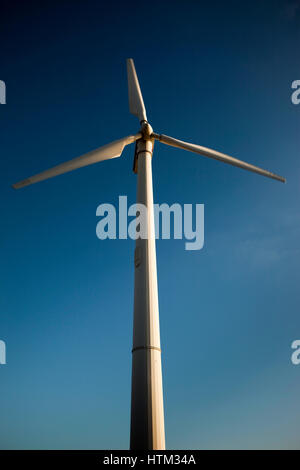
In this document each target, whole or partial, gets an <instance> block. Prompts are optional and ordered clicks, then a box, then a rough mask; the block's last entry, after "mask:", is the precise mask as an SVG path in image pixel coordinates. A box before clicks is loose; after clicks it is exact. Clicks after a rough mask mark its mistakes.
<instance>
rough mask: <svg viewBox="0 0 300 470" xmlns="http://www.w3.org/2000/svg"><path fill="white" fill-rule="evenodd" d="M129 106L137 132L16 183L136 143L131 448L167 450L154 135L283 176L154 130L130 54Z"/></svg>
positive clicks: (112, 154) (113, 153) (115, 154)
mask: <svg viewBox="0 0 300 470" xmlns="http://www.w3.org/2000/svg"><path fill="white" fill-rule="evenodd" d="M127 74H128V92H129V109H130V112H131V113H132V114H134V115H135V116H137V117H138V119H139V121H140V124H141V127H140V130H139V132H137V133H136V134H133V135H130V136H128V137H124V138H123V139H120V140H116V141H114V142H112V143H110V144H107V145H105V146H103V147H100V148H98V149H96V150H93V151H92V152H89V153H87V154H85V155H82V156H81V157H78V158H74V159H73V160H70V161H68V162H66V163H62V164H61V165H57V166H55V167H54V168H51V169H49V170H46V171H43V172H42V173H39V174H37V175H34V176H31V177H30V178H27V179H25V180H23V181H20V182H19V183H16V184H14V185H13V187H14V188H15V189H19V188H22V187H24V186H28V185H31V184H34V183H37V182H38V181H43V180H45V179H48V178H52V177H53V176H57V175H60V174H62V173H66V172H68V171H72V170H75V169H77V168H81V167H83V166H87V165H91V164H93V163H98V162H100V161H102V160H108V159H111V158H115V157H119V156H120V155H121V154H122V152H123V149H124V147H125V146H126V145H128V144H131V143H133V142H136V148H135V155H134V172H135V173H137V202H138V203H142V204H144V205H145V206H146V207H147V209H148V210H147V227H146V229H147V237H146V238H143V239H142V238H138V239H137V240H136V247H135V254H134V264H135V285H134V322H133V348H132V390H131V436H130V448H131V449H134V450H138V449H149V450H152V449H154V450H156V449H162V450H163V449H165V429H164V409H163V389H162V372H161V349H160V332H159V312H158V295H157V274H156V252H155V230H154V211H153V190H152V166H151V159H152V152H153V144H154V141H155V140H159V141H160V142H162V143H164V144H167V145H171V146H173V147H178V148H181V149H184V150H189V151H191V152H195V153H198V154H200V155H203V156H205V157H209V158H214V159H216V160H220V161H222V162H224V163H229V164H230V165H234V166H237V167H239V168H244V169H245V170H249V171H252V172H254V173H258V174H260V175H263V176H267V177H269V178H273V179H275V180H278V181H281V182H283V183H284V182H285V179H284V178H282V177H281V176H278V175H276V174H274V173H271V172H269V171H266V170H263V169H261V168H259V167H257V166H254V165H251V164H249V163H245V162H243V161H241V160H238V159H236V158H233V157H230V156H228V155H225V154H224V153H220V152H217V151H215V150H211V149H208V148H206V147H201V146H199V145H195V144H191V143H187V142H183V141H181V140H177V139H174V138H173V137H168V136H166V135H163V134H156V133H155V132H153V129H152V127H151V126H150V124H149V122H148V121H147V116H146V110H145V105H144V101H143V97H142V93H141V89H140V86H139V82H138V78H137V74H136V71H135V67H134V63H133V60H132V59H128V60H127Z"/></svg>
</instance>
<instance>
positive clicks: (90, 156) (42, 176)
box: [13, 133, 142, 189]
mask: <svg viewBox="0 0 300 470" xmlns="http://www.w3.org/2000/svg"><path fill="white" fill-rule="evenodd" d="M141 136H142V135H141V134H140V133H138V134H135V135H130V136H128V137H124V138H123V139H120V140H115V141H114V142H111V143H110V144H107V145H104V146H103V147H100V148H98V149H96V150H92V151H91V152H89V153H86V154H85V155H82V156H81V157H77V158H73V160H69V161H68V162H65V163H61V164H60V165H57V166H54V167H53V168H50V169H49V170H46V171H43V172H42V173H38V174H37V175H34V176H31V177H30V178H27V179H25V180H23V181H19V182H18V183H15V184H13V188H14V189H19V188H23V187H24V186H29V185H30V184H34V183H38V182H39V181H43V180H46V179H49V178H53V176H57V175H61V174H62V173H67V172H69V171H72V170H76V169H77V168H81V167H83V166H87V165H92V164H93V163H98V162H102V161H103V160H109V159H111V158H116V157H119V156H120V155H121V154H122V152H123V149H124V147H125V145H128V144H132V143H133V142H135V141H136V140H137V139H139V138H140V137H141Z"/></svg>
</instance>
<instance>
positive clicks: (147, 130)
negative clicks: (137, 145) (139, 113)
mask: <svg viewBox="0 0 300 470" xmlns="http://www.w3.org/2000/svg"><path fill="white" fill-rule="evenodd" d="M141 134H142V136H143V139H145V140H150V138H151V136H152V134H153V129H152V126H151V125H150V124H149V122H148V121H141Z"/></svg>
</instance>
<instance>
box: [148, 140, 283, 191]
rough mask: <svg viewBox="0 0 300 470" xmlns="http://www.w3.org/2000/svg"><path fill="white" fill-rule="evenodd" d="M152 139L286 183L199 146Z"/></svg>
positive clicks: (176, 141) (260, 169) (258, 169)
mask: <svg viewBox="0 0 300 470" xmlns="http://www.w3.org/2000/svg"><path fill="white" fill-rule="evenodd" d="M153 137H154V138H155V139H156V140H159V141H160V142H162V143H163V144H166V145H171V146H172V147H178V148H180V149H184V150H189V151H190V152H195V153H199V154H200V155H204V156H205V157H209V158H214V159H215V160H220V161H221V162H224V163H229V165H233V166H237V167H239V168H243V169H244V170H248V171H253V172H254V173H258V174H259V175H263V176H267V177H268V178H272V179H274V180H277V181H281V182H282V183H285V182H286V179H285V178H283V177H282V176H279V175H276V174H275V173H271V172H270V171H267V170H263V169H262V168H259V167H258V166H255V165H251V164H250V163H246V162H243V161H242V160H238V159H237V158H233V157H230V156H229V155H226V154H225V153H221V152H217V151H216V150H212V149H209V148H206V147H201V146H200V145H195V144H190V143H188V142H183V141H182V140H178V139H174V138H173V137H169V136H167V135H163V134H161V135H159V134H154V133H153Z"/></svg>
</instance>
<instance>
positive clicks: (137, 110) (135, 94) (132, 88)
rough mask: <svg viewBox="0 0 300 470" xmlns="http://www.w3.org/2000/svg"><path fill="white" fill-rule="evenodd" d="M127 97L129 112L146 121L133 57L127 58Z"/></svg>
mask: <svg viewBox="0 0 300 470" xmlns="http://www.w3.org/2000/svg"><path fill="white" fill-rule="evenodd" d="M127 77H128V98H129V110H130V112H131V114H134V115H135V116H137V117H138V118H139V120H140V122H141V121H147V116H146V109H145V105H144V100H143V96H142V92H141V88H140V84H139V80H138V77H137V74H136V70H135V66H134V62H133V59H127Z"/></svg>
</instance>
